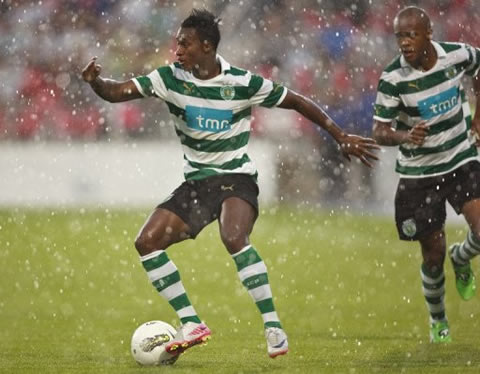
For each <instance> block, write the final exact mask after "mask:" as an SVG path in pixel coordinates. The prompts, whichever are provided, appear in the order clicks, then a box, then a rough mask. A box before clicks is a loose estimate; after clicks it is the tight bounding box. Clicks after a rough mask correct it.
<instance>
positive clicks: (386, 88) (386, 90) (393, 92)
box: [377, 79, 398, 97]
mask: <svg viewBox="0 0 480 374" xmlns="http://www.w3.org/2000/svg"><path fill="white" fill-rule="evenodd" d="M377 90H378V91H379V92H381V93H383V94H385V95H388V96H393V97H398V88H397V86H395V85H394V84H391V83H390V82H387V81H385V80H383V79H380V82H378V88H377Z"/></svg>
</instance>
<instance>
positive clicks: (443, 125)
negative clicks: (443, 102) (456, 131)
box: [428, 106, 463, 135]
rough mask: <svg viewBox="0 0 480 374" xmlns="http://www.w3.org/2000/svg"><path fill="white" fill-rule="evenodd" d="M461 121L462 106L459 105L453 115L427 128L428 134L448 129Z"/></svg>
mask: <svg viewBox="0 0 480 374" xmlns="http://www.w3.org/2000/svg"><path fill="white" fill-rule="evenodd" d="M462 121H463V108H462V107H461V106H460V110H459V111H458V112H457V114H455V115H454V116H453V117H450V118H447V119H446V120H443V121H440V122H438V123H435V124H434V125H432V126H430V128H429V129H428V135H436V134H439V133H441V132H443V131H445V130H449V129H451V128H453V127H455V126H457V125H458V124H459V123H460V122H462Z"/></svg>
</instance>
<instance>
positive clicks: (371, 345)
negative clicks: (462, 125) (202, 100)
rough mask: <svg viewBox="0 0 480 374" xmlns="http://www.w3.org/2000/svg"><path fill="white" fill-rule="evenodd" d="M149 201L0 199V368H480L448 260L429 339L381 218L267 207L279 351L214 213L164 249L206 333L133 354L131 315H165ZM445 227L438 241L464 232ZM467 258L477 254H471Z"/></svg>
mask: <svg viewBox="0 0 480 374" xmlns="http://www.w3.org/2000/svg"><path fill="white" fill-rule="evenodd" d="M147 213H148V210H145V211H140V210H121V211H120V210H118V211H103V210H102V211H89V210H87V211H83V210H80V209H78V210H69V211H51V210H43V211H38V210H21V209H11V210H6V209H4V210H0V246H1V251H0V269H1V273H0V279H1V282H0V352H1V354H0V372H1V373H159V372H168V373H212V372H217V373H264V372H272V373H287V372H288V373H291V372H296V373H349V374H352V373H429V374H432V373H456V372H462V373H466V372H471V373H478V372H479V371H480V347H479V344H478V335H479V331H480V326H479V322H478V317H479V313H480V312H479V311H480V302H479V297H477V298H476V299H474V300H472V301H470V302H468V303H467V302H462V301H461V300H460V298H459V296H458V295H457V294H456V291H455V288H454V282H453V278H452V271H451V268H450V264H448V263H447V266H446V276H447V308H448V309H447V311H448V315H449V319H450V323H451V333H452V337H453V340H454V342H453V343H452V344H450V345H446V346H436V345H435V346H434V345H431V344H430V343H428V325H427V322H428V318H427V312H426V307H425V305H424V300H423V297H422V295H421V289H420V282H419V265H420V254H419V249H418V248H417V244H415V243H404V242H400V241H399V240H398V239H397V236H396V232H395V229H394V225H393V220H392V218H390V217H386V218H385V217H382V218H378V217H371V216H368V215H367V216H359V215H348V214H347V215H346V214H345V213H344V212H335V213H334V214H329V213H322V214H320V213H313V212H307V211H301V210H295V209H292V210H287V209H280V210H277V209H275V208H272V209H270V208H268V209H266V210H265V211H264V212H263V213H262V215H261V216H260V218H259V220H258V222H257V225H256V227H255V231H254V233H253V235H252V243H253V244H254V245H255V246H256V247H257V249H258V250H259V252H260V254H261V255H262V257H263V258H264V260H265V262H266V263H267V266H268V268H269V276H270V282H271V285H272V289H273V292H274V296H275V303H276V307H277V311H278V313H279V316H280V318H281V319H282V323H283V326H284V328H285V330H286V331H287V333H288V334H289V344H290V352H289V354H288V355H286V356H282V357H279V358H277V359H275V360H272V359H270V358H269V357H268V356H267V353H266V346H265V341H264V337H263V331H262V321H261V317H260V315H259V314H258V312H257V310H256V307H255V305H254V304H253V302H252V301H251V300H250V297H249V295H248V294H247V293H246V291H245V290H244V289H243V286H242V285H241V284H240V281H239V280H238V278H237V275H236V271H235V266H234V263H233V261H232V260H231V259H230V256H229V255H228V253H227V252H226V251H225V250H224V249H223V247H222V244H221V242H220V239H219V236H218V229H217V225H216V224H215V223H214V224H212V225H211V226H209V227H208V228H207V229H205V230H204V231H203V232H202V233H201V234H200V236H199V237H198V238H197V240H196V241H191V240H190V241H187V242H184V243H182V244H180V245H177V246H176V247H172V248H171V249H170V250H169V255H170V258H171V259H172V260H173V261H174V262H175V263H176V265H177V267H178V268H179V270H180V272H181V275H182V278H183V281H184V284H185V287H186V289H187V292H188V293H189V296H190V299H191V301H192V302H193V304H194V306H195V308H196V310H197V312H198V313H199V315H200V317H201V318H202V319H204V320H205V321H206V322H207V323H208V325H209V327H210V328H211V329H212V334H213V335H212V339H211V340H210V342H209V343H208V344H207V345H205V346H202V347H195V348H193V349H191V350H190V351H188V352H186V353H185V354H184V355H182V357H180V359H179V360H178V361H177V363H176V364H175V365H174V366H171V367H160V368H159V367H157V368H142V367H139V366H138V365H137V364H136V363H135V362H134V360H133V359H132V357H131V355H130V351H129V348H130V338H131V334H132V333H133V331H134V329H135V328H136V327H137V326H138V325H140V324H141V323H143V322H145V321H148V320H153V319H161V320H165V321H167V322H169V323H171V324H173V325H174V326H178V321H177V320H176V318H175V313H174V312H173V311H172V310H170V307H169V305H168V304H167V303H166V302H165V301H164V300H163V299H161V298H160V297H159V296H158V295H157V294H156V292H155V290H154V289H153V287H152V286H151V285H150V284H149V282H148V280H147V277H146V274H145V273H144V271H143V268H142V267H141V265H140V263H139V261H138V256H137V254H136V251H135V249H134V247H133V244H132V243H133V239H134V237H135V235H136V233H137V231H138V228H139V227H140V225H141V224H142V223H143V221H144V220H145V218H146V214H147ZM465 234H466V232H465V228H464V227H455V226H451V227H450V228H449V231H448V235H449V242H452V241H454V240H462V239H463V238H464V237H465ZM474 266H475V268H477V264H476V263H475V264H474Z"/></svg>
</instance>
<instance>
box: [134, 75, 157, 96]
mask: <svg viewBox="0 0 480 374" xmlns="http://www.w3.org/2000/svg"><path fill="white" fill-rule="evenodd" d="M137 82H138V83H140V86H141V87H142V90H143V92H144V93H145V95H147V96H157V94H156V93H155V91H154V89H153V85H152V81H151V80H150V78H148V77H145V76H143V77H137Z"/></svg>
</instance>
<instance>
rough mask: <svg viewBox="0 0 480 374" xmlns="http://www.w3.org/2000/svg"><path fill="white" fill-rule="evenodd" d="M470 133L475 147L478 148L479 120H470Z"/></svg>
mask: <svg viewBox="0 0 480 374" xmlns="http://www.w3.org/2000/svg"><path fill="white" fill-rule="evenodd" d="M475 117H476V116H475ZM470 131H471V132H472V135H473V137H474V139H475V145H476V146H477V147H480V118H474V119H473V120H472V128H471V129H470Z"/></svg>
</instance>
